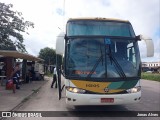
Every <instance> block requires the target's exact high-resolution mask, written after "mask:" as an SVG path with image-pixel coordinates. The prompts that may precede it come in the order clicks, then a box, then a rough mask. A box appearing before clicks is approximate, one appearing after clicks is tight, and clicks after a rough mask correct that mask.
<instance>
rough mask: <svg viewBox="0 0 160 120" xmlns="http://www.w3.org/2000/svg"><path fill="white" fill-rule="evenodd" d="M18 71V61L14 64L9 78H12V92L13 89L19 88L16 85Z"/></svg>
mask: <svg viewBox="0 0 160 120" xmlns="http://www.w3.org/2000/svg"><path fill="white" fill-rule="evenodd" d="M19 71H20V66H19V63H16V66H15V67H14V68H13V71H12V73H11V78H12V79H13V93H15V89H20V88H19V86H18V77H19Z"/></svg>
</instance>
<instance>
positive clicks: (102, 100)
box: [101, 98, 114, 103]
mask: <svg viewBox="0 0 160 120" xmlns="http://www.w3.org/2000/svg"><path fill="white" fill-rule="evenodd" d="M101 103H114V98H101Z"/></svg>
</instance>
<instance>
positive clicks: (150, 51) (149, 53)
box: [137, 35, 154, 57]
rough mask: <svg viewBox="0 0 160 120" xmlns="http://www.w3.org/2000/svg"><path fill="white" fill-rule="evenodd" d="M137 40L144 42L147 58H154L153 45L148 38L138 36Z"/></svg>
mask: <svg viewBox="0 0 160 120" xmlns="http://www.w3.org/2000/svg"><path fill="white" fill-rule="evenodd" d="M137 40H144V41H145V43H146V47H147V57H153V56H154V44H153V41H152V39H151V38H150V37H146V36H144V35H138V36H137Z"/></svg>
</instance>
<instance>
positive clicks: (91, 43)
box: [66, 37, 140, 79]
mask: <svg viewBox="0 0 160 120" xmlns="http://www.w3.org/2000/svg"><path fill="white" fill-rule="evenodd" d="M106 39H107V40H108V41H109V44H108V43H107V41H106ZM66 49H67V51H66V52H67V56H66V60H67V62H66V68H67V69H66V74H67V76H69V77H75V78H76V77H77V78H79V77H81V78H86V77H88V76H89V77H90V78H96V79H97V78H120V77H122V75H121V73H122V72H123V73H124V75H125V77H138V73H139V66H140V57H139V50H138V45H137V42H136V41H135V40H130V39H126V38H125V40H124V39H123V37H120V38H98V37H96V38H95V37H87V38H85V37H83V38H76V37H75V38H69V39H68V42H67V47H66ZM113 58H114V59H113ZM116 62H117V63H116ZM115 63H116V64H115ZM117 66H118V67H117Z"/></svg>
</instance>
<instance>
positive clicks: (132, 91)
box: [127, 86, 141, 93]
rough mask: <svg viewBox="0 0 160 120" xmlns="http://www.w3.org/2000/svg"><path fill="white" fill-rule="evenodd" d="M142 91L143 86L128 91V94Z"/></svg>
mask: <svg viewBox="0 0 160 120" xmlns="http://www.w3.org/2000/svg"><path fill="white" fill-rule="evenodd" d="M140 90H141V86H137V87H134V88H131V89H128V90H127V92H128V93H136V92H139V91H140Z"/></svg>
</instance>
